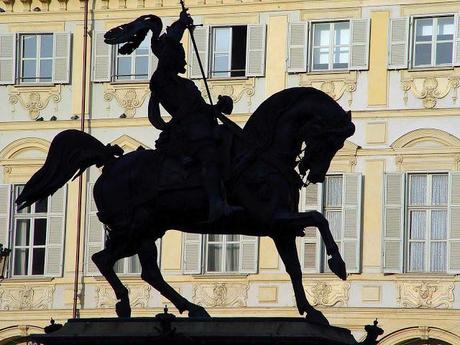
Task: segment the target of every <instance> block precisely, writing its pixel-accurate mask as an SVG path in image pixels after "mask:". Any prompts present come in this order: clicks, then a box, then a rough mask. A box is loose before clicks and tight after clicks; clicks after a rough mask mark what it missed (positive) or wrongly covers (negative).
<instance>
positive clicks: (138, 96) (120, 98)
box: [104, 84, 150, 118]
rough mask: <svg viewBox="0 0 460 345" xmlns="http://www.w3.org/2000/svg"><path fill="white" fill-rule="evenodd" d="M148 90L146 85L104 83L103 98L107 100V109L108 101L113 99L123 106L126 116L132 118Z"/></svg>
mask: <svg viewBox="0 0 460 345" xmlns="http://www.w3.org/2000/svg"><path fill="white" fill-rule="evenodd" d="M148 95H150V90H149V88H148V86H146V85H110V84H106V89H105V91H104V100H105V101H106V102H107V107H106V109H107V110H110V102H112V101H113V100H114V99H115V100H116V101H117V103H118V105H119V106H120V107H121V108H123V111H124V113H125V115H126V117H127V118H133V117H134V116H135V115H136V111H137V109H138V108H140V107H142V105H143V104H144V102H145V100H146V98H147V96H148Z"/></svg>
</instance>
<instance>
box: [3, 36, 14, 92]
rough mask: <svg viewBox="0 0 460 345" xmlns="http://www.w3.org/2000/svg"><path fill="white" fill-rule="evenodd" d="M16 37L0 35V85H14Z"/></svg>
mask: <svg viewBox="0 0 460 345" xmlns="http://www.w3.org/2000/svg"><path fill="white" fill-rule="evenodd" d="M15 71H16V35H15V34H0V85H9V84H14V83H15V74H16V73H15Z"/></svg>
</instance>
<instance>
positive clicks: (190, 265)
mask: <svg viewBox="0 0 460 345" xmlns="http://www.w3.org/2000/svg"><path fill="white" fill-rule="evenodd" d="M183 238H184V244H183V255H182V263H183V266H182V270H183V272H184V274H200V273H201V265H202V264H201V262H202V261H201V260H202V241H203V236H202V235H201V234H192V233H187V232H184V233H183Z"/></svg>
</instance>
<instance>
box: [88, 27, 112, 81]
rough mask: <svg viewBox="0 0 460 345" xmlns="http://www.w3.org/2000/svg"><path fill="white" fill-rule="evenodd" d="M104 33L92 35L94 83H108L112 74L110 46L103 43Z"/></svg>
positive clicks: (96, 32) (98, 32) (99, 32)
mask: <svg viewBox="0 0 460 345" xmlns="http://www.w3.org/2000/svg"><path fill="white" fill-rule="evenodd" d="M104 34H105V32H104V31H95V32H94V35H93V71H92V72H93V73H92V80H93V81H95V82H108V81H110V80H111V74H112V46H111V45H109V44H106V43H105V42H104Z"/></svg>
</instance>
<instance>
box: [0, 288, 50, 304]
mask: <svg viewBox="0 0 460 345" xmlns="http://www.w3.org/2000/svg"><path fill="white" fill-rule="evenodd" d="M53 296H54V286H31V285H22V286H14V287H13V286H12V287H2V288H0V310H38V309H52V307H53Z"/></svg>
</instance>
